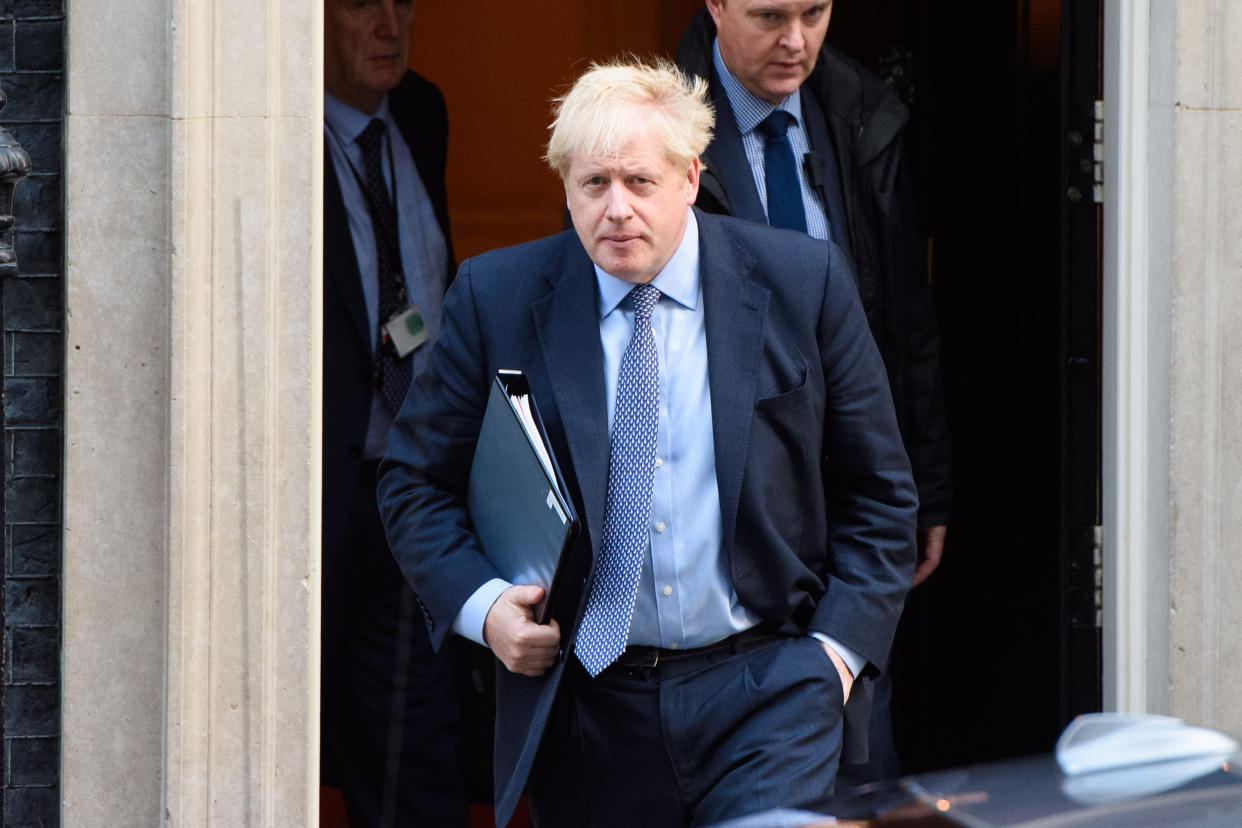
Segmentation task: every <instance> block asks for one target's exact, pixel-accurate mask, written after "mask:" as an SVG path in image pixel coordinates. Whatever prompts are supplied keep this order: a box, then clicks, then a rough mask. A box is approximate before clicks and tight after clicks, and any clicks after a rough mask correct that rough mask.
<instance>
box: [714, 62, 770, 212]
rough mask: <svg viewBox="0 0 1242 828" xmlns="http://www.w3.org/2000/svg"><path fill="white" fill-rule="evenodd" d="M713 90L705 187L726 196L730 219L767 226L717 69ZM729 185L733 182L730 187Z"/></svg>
mask: <svg viewBox="0 0 1242 828" xmlns="http://www.w3.org/2000/svg"><path fill="white" fill-rule="evenodd" d="M711 90H712V104H713V106H715V107H716V136H715V138H713V139H712V144H711V147H710V148H709V149H708V152H707V157H706V161H707V169H706V170H705V171H704V173H703V177H704V179H705V180H706V181H705V184H704V186H707V187H708V188H709V189H719V190H721V191H722V192H723V194H724V196H725V199H724V203H725V204H726V205H727V207H728V210H729V215H732V216H737V217H738V218H744V219H746V220H747V221H754V222H758V223H759V224H767V223H768V217H767V214H766V213H764V212H763V202H762V201H760V200H759V191H758V190H756V189H755V175H754V173H752V172H751V171H750V162H749V161H747V160H746V149H745V148H744V147H743V146H742V133H740V132H738V131H737V118H736V117H735V116H734V115H733V107H732V106H730V105H729V96H728V95H727V94H726V93H725V91H724V85H723V84H722V83H721V82H720V78H719V77H717V76H716V70H715V69H713V70H712V84H711ZM726 181H728V182H731V184H730V185H729V186H728V187H726V186H725V182H726ZM717 195H719V194H717Z"/></svg>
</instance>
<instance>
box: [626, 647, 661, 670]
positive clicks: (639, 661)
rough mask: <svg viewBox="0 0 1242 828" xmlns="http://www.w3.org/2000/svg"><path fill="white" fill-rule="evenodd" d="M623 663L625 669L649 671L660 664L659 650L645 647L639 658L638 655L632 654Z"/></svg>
mask: <svg viewBox="0 0 1242 828" xmlns="http://www.w3.org/2000/svg"><path fill="white" fill-rule="evenodd" d="M625 661H626V665H625V666H626V667H630V668H632V669H635V670H647V671H651V670H654V669H655V668H656V665H657V664H659V663H660V650H659V648H658V647H645V648H644V649H643V651H642V655H641V656H639V654H638V653H632V654H631V655H630V656H629V657H627V658H626V660H625Z"/></svg>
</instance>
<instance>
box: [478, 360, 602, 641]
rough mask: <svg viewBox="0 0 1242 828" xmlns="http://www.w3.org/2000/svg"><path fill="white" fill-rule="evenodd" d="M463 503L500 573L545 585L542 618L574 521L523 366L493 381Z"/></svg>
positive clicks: (554, 593) (551, 603) (537, 610)
mask: <svg viewBox="0 0 1242 828" xmlns="http://www.w3.org/2000/svg"><path fill="white" fill-rule="evenodd" d="M466 505H467V508H468V509H469V512H470V520H471V522H472V523H473V524H474V531H475V535H476V536H478V538H479V543H480V544H482V546H483V553H484V554H485V555H486V556H487V559H488V560H489V561H490V562H491V564H492V566H494V567H495V568H496V571H497V572H499V573H500V575H501V577H503V578H504V579H505V580H507V581H509V582H510V583H512V584H520V585H526V584H534V585H536V586H540V587H542V588H543V591H544V598H543V601H542V602H540V603H539V604H537V605H536V606H535V607H534V619H535V620H536V621H538V622H540V623H546V622H547V620H548V619H549V618H550V617H551V614H552V609H553V608H554V607H555V602H556V600H557V597H558V587H559V583H558V575H559V573H560V572H561V570H563V568H564V562H565V558H566V557H567V555H568V553H569V549H570V548H571V547H572V545H573V541H574V538H575V537H576V536H577V532H578V527H579V521H578V517H577V515H576V513H575V512H574V508H573V505H572V504H571V503H570V501H569V498H568V496H567V492H566V488H565V483H564V479H563V478H562V477H561V474H560V470H559V467H558V466H557V463H556V458H555V456H554V455H553V454H552V452H551V451H550V449H549V446H548V440H547V434H546V432H545V431H544V428H543V421H542V420H541V419H540V417H539V409H538V406H537V405H536V404H535V400H534V398H533V397H532V395H531V392H530V385H529V383H528V382H527V379H526V375H525V374H523V373H522V372H521V371H509V370H501V371H499V372H497V374H496V379H495V382H493V383H492V388H491V391H490V392H489V394H488V399H487V408H486V409H485V410H484V413H483V424H482V427H481V428H480V430H479V440H478V443H477V445H476V447H475V453H474V463H473V465H472V466H471V469H470V483H469V487H468V489H467V496H466Z"/></svg>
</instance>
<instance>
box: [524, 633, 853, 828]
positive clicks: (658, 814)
mask: <svg viewBox="0 0 1242 828" xmlns="http://www.w3.org/2000/svg"><path fill="white" fill-rule="evenodd" d="M570 657H571V658H572V656H570ZM668 667H669V669H663V668H664V665H660V666H659V667H657V668H656V670H655V671H654V672H652V673H651V674H650V675H649V676H648V675H645V671H641V670H640V671H630V670H627V669H626V668H624V667H621V666H619V665H614V666H612V667H610V668H608V669H607V670H605V671H604V672H603V673H601V674H600V675H599V676H598V677H597V678H594V679H592V678H590V677H589V676H588V675H587V674H586V671H585V670H583V669H582V667H581V665H579V664H578V663H577V660H576V659H574V661H573V663H572V664H569V665H567V667H566V673H565V684H564V685H563V686H562V688H561V693H560V695H559V697H558V699H557V702H556V705H555V706H554V708H553V711H552V714H551V720H550V721H549V723H548V727H547V729H546V730H545V733H544V738H543V741H542V743H541V744H540V749H539V753H538V755H537V757H536V759H535V763H534V767H533V769H532V771H531V777H530V783H529V792H530V803H531V815H532V818H533V820H534V824H535V826H536V828H570V826H573V828H588V827H589V828H610V826H617V828H620V826H626V827H627V828H629V827H630V826H635V825H658V826H661V827H662V828H664V827H665V826H668V827H669V828H673V827H674V826H693V828H702V826H709V825H712V824H714V823H717V822H721V821H724V820H726V819H731V818H734V817H738V816H742V815H745V814H751V813H758V812H761V811H766V810H769V809H772V808H777V807H788V808H802V809H805V810H808V811H819V812H821V813H822V812H823V809H824V808H825V807H826V806H827V803H828V801H829V799H830V798H831V796H832V790H833V782H834V778H835V776H836V772H837V764H838V761H839V759H840V754H841V736H842V717H841V711H842V706H843V699H842V695H841V680H840V678H839V677H838V675H837V671H836V668H835V667H834V666H833V664H832V661H831V660H830V659H829V658H828V655H827V653H825V652H824V649H823V647H822V646H821V645H820V643H819V642H818V641H817V640H815V639H813V638H810V637H793V638H789V637H784V638H779V639H777V640H774V641H769V642H767V643H764V644H761V645H760V646H757V647H755V649H752V650H747V651H745V652H741V653H732V652H729V653H723V654H721V655H720V656H719V657H713V658H711V659H710V661H709V663H706V664H704V663H696V664H694V665H693V666H692V667H688V668H686V670H688V671H683V669H680V664H679V663H678V662H672V663H671V664H669V665H668Z"/></svg>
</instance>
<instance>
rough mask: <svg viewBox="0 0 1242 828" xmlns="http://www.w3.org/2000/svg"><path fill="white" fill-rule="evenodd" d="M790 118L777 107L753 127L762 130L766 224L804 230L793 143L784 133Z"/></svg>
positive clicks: (791, 119) (799, 185)
mask: <svg viewBox="0 0 1242 828" xmlns="http://www.w3.org/2000/svg"><path fill="white" fill-rule="evenodd" d="M793 120H794V116H792V115H790V114H789V113H788V112H786V111H785V110H783V109H777V110H774V111H773V112H772V114H771V115H769V116H768V117H766V118H764V119H763V120H762V121H760V122H759V126H758V127H756V129H758V130H759V131H760V132H761V133H763V138H764V142H763V175H764V178H765V179H766V181H767V188H768V224H770V225H772V226H773V227H788V228H789V229H790V230H799V231H801V232H803V233H805V232H806V209H805V208H804V207H803V206H802V185H801V184H800V183H798V168H797V167H796V166H795V164H794V154H793V147H792V146H790V144H789V136H788V135H787V134H786V133H787V132H788V130H789V125H790V123H792V122H793Z"/></svg>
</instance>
